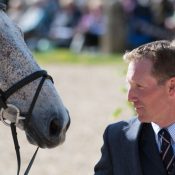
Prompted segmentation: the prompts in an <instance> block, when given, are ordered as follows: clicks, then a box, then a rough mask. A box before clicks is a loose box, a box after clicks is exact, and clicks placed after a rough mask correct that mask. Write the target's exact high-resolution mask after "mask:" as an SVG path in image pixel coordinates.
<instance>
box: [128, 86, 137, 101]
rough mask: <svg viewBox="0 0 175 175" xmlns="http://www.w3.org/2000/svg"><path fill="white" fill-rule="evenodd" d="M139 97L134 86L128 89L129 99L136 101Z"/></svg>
mask: <svg viewBox="0 0 175 175" xmlns="http://www.w3.org/2000/svg"><path fill="white" fill-rule="evenodd" d="M136 99H137V97H136V92H135V90H134V89H133V88H129V89H128V101H129V102H134V101H135V100H136Z"/></svg>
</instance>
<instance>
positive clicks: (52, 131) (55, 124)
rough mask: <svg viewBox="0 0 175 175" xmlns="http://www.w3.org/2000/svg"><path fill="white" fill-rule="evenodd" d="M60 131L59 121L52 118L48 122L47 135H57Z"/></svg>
mask: <svg viewBox="0 0 175 175" xmlns="http://www.w3.org/2000/svg"><path fill="white" fill-rule="evenodd" d="M60 131H61V123H60V122H59V121H58V119H53V120H52V121H51V122H50V127H49V135H50V136H51V137H55V136H58V135H59V133H60Z"/></svg>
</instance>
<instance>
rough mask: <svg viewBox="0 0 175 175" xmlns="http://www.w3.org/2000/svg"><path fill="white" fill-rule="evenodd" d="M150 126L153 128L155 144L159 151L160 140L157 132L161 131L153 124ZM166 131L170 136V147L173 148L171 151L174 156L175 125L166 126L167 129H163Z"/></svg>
mask: <svg viewBox="0 0 175 175" xmlns="http://www.w3.org/2000/svg"><path fill="white" fill-rule="evenodd" d="M151 124H152V127H153V130H154V134H155V139H156V143H157V146H158V149H159V151H160V146H161V142H162V140H161V138H160V137H159V136H158V132H159V131H160V130H161V129H162V128H160V127H159V126H158V125H157V124H155V123H153V122H152V123H151ZM165 129H167V130H168V132H169V134H170V136H171V145H172V147H173V151H174V154H175V123H174V124H172V125H170V126H168V127H167V128H165Z"/></svg>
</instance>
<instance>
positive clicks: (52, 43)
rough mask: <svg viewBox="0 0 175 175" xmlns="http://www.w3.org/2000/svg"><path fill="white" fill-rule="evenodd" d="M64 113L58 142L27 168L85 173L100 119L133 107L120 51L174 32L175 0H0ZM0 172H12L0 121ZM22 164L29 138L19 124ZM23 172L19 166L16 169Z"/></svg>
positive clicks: (93, 157) (93, 158)
mask: <svg viewBox="0 0 175 175" xmlns="http://www.w3.org/2000/svg"><path fill="white" fill-rule="evenodd" d="M0 2H4V3H6V4H7V14H8V15H9V17H10V18H11V19H12V20H13V21H14V22H15V23H17V25H18V26H19V27H20V28H21V30H22V32H23V33H24V39H25V41H26V44H27V45H28V47H29V48H30V50H31V51H32V53H33V55H34V58H35V59H36V61H37V62H38V63H39V64H40V66H41V67H42V68H43V69H46V70H47V71H48V72H49V74H50V75H52V77H53V79H54V82H55V86H56V88H57V90H58V92H59V93H60V95H61V97H62V99H63V101H64V104H65V106H66V107H67V108H68V109H69V112H70V115H71V120H72V123H71V126H70V128H69V130H68V132H67V138H66V141H65V143H64V144H63V145H61V146H60V147H57V148H54V149H51V150H48V149H44V150H39V153H38V156H37V158H36V161H35V163H34V165H33V167H32V169H31V172H30V173H29V174H31V175H34V174H35V175H36V174H42V175H48V174H49V175H70V174H71V175H82V174H85V175H92V174H93V168H94V165H95V164H96V162H97V161H98V160H99V158H100V155H101V153H100V148H101V146H102V143H103V140H102V135H103V132H104V129H105V128H106V126H107V125H108V124H110V123H112V122H115V121H118V120H124V119H128V118H130V117H131V116H132V115H134V112H133V110H132V108H131V107H130V105H129V104H128V103H127V90H126V86H125V84H126V83H125V73H126V67H127V65H126V64H124V63H123V61H122V54H123V53H124V52H125V51H126V50H130V49H133V48H135V47H137V46H139V45H141V44H144V43H147V42H151V41H154V40H161V39H170V40H173V39H174V31H175V1H174V0H108V1H105V0H30V1H29V0H0ZM0 125H1V126H0V139H1V142H0V150H1V156H0V174H1V175H7V174H8V175H14V174H15V173H16V168H17V165H16V156H15V151H14V148H13V141H12V138H11V133H10V129H9V128H7V127H5V126H3V125H2V123H0ZM18 135H19V142H20V145H21V154H22V172H24V169H25V167H26V166H27V164H28V162H29V161H30V158H31V156H32V154H33V152H34V150H35V146H32V145H30V144H29V143H28V142H27V140H26V138H25V134H24V132H21V131H19V132H18ZM21 174H23V173H21Z"/></svg>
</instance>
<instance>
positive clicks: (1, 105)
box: [0, 70, 53, 175]
mask: <svg viewBox="0 0 175 175" xmlns="http://www.w3.org/2000/svg"><path fill="white" fill-rule="evenodd" d="M38 78H41V81H40V83H39V85H38V87H37V89H36V92H35V95H34V97H33V100H32V102H31V104H30V107H29V110H28V112H27V113H21V115H20V110H19V109H18V108H17V107H16V106H15V105H12V104H7V102H6V101H7V99H8V98H9V97H10V96H11V95H12V94H14V93H15V92H16V91H17V90H19V89H21V88H22V87H24V86H26V85H27V84H29V83H31V82H32V81H34V80H36V79H38ZM46 79H50V80H51V81H52V82H53V79H52V77H51V76H50V75H48V74H47V72H46V71H45V70H40V71H36V72H34V73H32V74H30V75H29V76H27V77H25V78H24V79H22V80H20V81H19V82H17V83H16V84H14V85H13V86H12V87H10V88H9V89H8V90H6V91H5V92H4V91H2V90H1V89H0V110H1V111H0V118H1V121H2V122H3V123H4V124H5V125H7V126H10V128H11V133H12V137H13V142H14V146H15V151H16V157H17V163H18V169H17V175H19V173H20V167H21V157H20V146H19V143H18V138H17V132H16V126H18V125H20V121H21V120H23V121H24V128H23V129H25V128H26V127H27V126H28V124H29V122H30V119H31V117H32V111H33V108H34V106H35V103H36V100H37V98H38V96H39V93H40V91H41V88H42V86H43V84H44V81H45V80H46ZM8 109H13V110H14V111H16V116H14V115H11V116H10V117H4V116H5V115H4V114H5V112H6V111H8ZM7 120H9V121H10V123H7ZM38 149H39V147H37V149H36V151H35V153H34V155H33V157H32V159H31V161H30V163H29V165H28V167H27V169H26V171H25V173H24V175H27V174H28V173H29V171H30V168H31V166H32V164H33V162H34V160H35V157H36V154H37V152H38Z"/></svg>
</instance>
